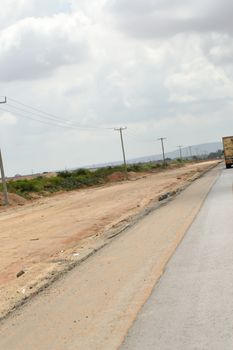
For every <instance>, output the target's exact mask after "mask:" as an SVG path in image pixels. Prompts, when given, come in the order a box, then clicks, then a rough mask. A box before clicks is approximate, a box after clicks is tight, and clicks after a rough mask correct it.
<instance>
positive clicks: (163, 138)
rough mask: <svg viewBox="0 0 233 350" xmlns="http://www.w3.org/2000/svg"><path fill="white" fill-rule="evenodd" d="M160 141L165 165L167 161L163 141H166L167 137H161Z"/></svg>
mask: <svg viewBox="0 0 233 350" xmlns="http://www.w3.org/2000/svg"><path fill="white" fill-rule="evenodd" d="M158 140H159V141H161V147H162V153H163V164H164V165H165V163H166V161H165V152H164V144H163V140H166V137H159V138H158Z"/></svg>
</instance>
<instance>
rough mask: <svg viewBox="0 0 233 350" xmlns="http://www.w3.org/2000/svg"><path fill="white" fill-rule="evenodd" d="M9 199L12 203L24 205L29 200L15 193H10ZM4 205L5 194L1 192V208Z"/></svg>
mask: <svg viewBox="0 0 233 350" xmlns="http://www.w3.org/2000/svg"><path fill="white" fill-rule="evenodd" d="M8 196H9V201H10V205H12V206H16V205H24V204H26V203H27V200H26V199H25V198H23V197H21V196H18V195H17V194H15V193H9V194H8ZM2 206H3V194H2V193H0V208H1V207H2Z"/></svg>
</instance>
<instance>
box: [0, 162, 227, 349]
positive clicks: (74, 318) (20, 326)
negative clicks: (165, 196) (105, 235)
mask: <svg viewBox="0 0 233 350" xmlns="http://www.w3.org/2000/svg"><path fill="white" fill-rule="evenodd" d="M218 174H219V169H218V168H217V169H214V170H212V171H210V172H208V173H207V174H206V176H204V177H202V178H200V179H199V180H197V181H196V182H194V183H192V184H191V185H190V186H189V187H188V188H187V189H186V190H185V191H183V192H182V193H181V194H180V195H179V196H177V197H176V198H175V199H174V200H173V201H171V202H170V203H169V204H167V205H165V206H162V207H161V208H160V209H158V210H155V211H154V212H153V213H151V214H150V215H147V216H146V217H144V219H142V220H141V221H139V222H138V223H137V224H136V225H135V226H133V227H132V228H130V229H128V230H127V231H125V232H124V233H122V234H121V235H119V236H118V237H117V238H115V239H114V240H113V241H112V242H111V243H110V244H108V245H107V246H105V247H104V248H103V249H102V250H100V251H98V252H97V253H96V254H94V255H93V256H92V257H91V258H89V259H88V260H86V261H85V262H83V263H82V264H81V265H80V266H78V267H77V268H75V269H74V270H73V271H71V272H70V273H69V274H67V275H66V276H64V277H63V278H62V279H60V280H59V281H57V282H56V283H54V284H53V285H51V287H50V288H48V289H47V290H45V291H44V292H42V293H40V294H39V295H38V296H36V297H35V298H33V299H32V300H31V301H30V302H28V303H27V304H26V305H24V306H23V307H21V308H20V309H19V310H17V312H15V313H13V314H12V315H11V316H10V317H9V318H8V319H6V320H4V321H3V322H2V323H1V324H0V333H1V337H0V349H4V350H32V349H33V350H34V349H35V350H51V349H52V350H79V349H80V350H89V349H90V350H92V349H94V350H97V349H99V350H105V349H106V350H111V349H117V348H118V347H119V346H120V345H121V344H122V341H123V340H124V337H125V335H126V334H127V331H128V329H129V328H130V326H131V325H132V323H133V321H134V320H135V318H136V316H137V313H138V312H139V310H140V308H141V306H142V305H143V304H144V303H145V301H146V300H147V299H148V297H149V295H150V293H151V291H152V289H153V287H154V285H155V283H156V282H157V281H158V279H159V277H160V276H161V274H162V273H163V270H164V267H165V265H166V263H167V261H168V260H169V258H170V257H171V255H172V254H173V252H174V251H175V249H176V247H177V246H178V244H179V243H180V241H181V240H182V238H183V236H184V234H185V232H186V231H187V229H188V228H189V227H190V224H191V223H192V221H193V220H194V218H195V216H196V214H197V213H198V211H199V209H200V207H201V206H202V203H203V201H204V199H205V198H206V195H207V193H208V191H209V190H210V189H211V187H212V185H213V184H214V183H215V181H216V178H217V177H218ZM224 174H225V172H224ZM229 174H230V173H229ZM224 178H225V177H224V176H223V177H222V178H221V181H220V182H219V183H218V185H217V186H216V187H215V189H214V193H215V196H217V198H216V199H215V201H216V204H217V205H218V210H219V213H220V214H221V215H223V213H224V210H223V207H222V205H223V203H224V208H225V207H227V204H229V203H227V202H226V199H227V198H228V197H227V193H228V192H229V191H231V188H230V189H229V182H230V180H229V179H228V177H227V178H226V179H227V181H228V182H227V181H226V182H224V181H223V180H224ZM219 184H220V185H219ZM219 186H220V190H221V191H219ZM222 187H223V190H224V191H223V192H222ZM212 197H213V195H211V197H210V198H212ZM230 198H231V197H230ZM228 200H230V199H228ZM208 203H209V200H208ZM230 204H231V202H230ZM221 208H222V209H221ZM208 215H209V214H208ZM202 216H203V214H202ZM204 216H205V215H204ZM217 217H219V215H218V216H217V215H216V216H215V217H213V218H212V215H210V221H209V220H208V225H207V224H206V229H208V227H213V225H212V221H213V220H216V218H217ZM211 220H212V221H211ZM221 227H222V226H221V225H219V231H218V234H219V235H221V239H218V241H219V243H221V244H222V245H221V247H223V248H224V250H226V251H227V250H229V252H231V251H232V247H233V245H232V246H229V245H228V243H229V242H228V241H226V242H227V245H226V244H225V240H224V238H227V239H229V237H228V234H227V231H222V230H220V228H221ZM200 229H201V227H200ZM221 232H223V234H224V235H225V236H226V237H223V234H222V233H221ZM191 236H192V235H191ZM222 238H223V240H222ZM209 239H210V242H209ZM203 240H204V241H203V243H204V247H203V248H202V249H201V250H200V252H201V251H202V250H203V251H204V248H208V247H210V248H212V247H213V249H214V252H212V251H211V249H210V252H211V254H208V255H207V256H205V259H207V258H208V257H209V259H212V254H213V253H214V254H215V255H218V249H217V250H216V247H215V246H214V243H211V242H212V240H211V237H208V238H206V239H204V238H203ZM195 242H196V239H195V237H194V243H195ZM198 252H199V251H198ZM198 252H196V251H194V252H193V255H191V253H192V250H191V252H189V253H188V254H187V258H188V259H189V261H190V260H191V261H192V260H196V258H198ZM207 252H208V249H207ZM204 253H205V254H206V251H204ZM228 258H229V259H233V254H232V257H231V256H228ZM208 261H209V260H208ZM221 261H222V260H221ZM210 262H212V260H210ZM181 263H182V271H183V270H184V271H185V265H184V264H183V257H182V258H181ZM203 263H204V262H203ZM225 263H226V262H225V261H224V264H225ZM187 264H188V263H186V265H187ZM218 266H220V265H219V263H218V265H217V266H216V268H217V267H218ZM227 266H228V265H227ZM207 267H208V264H207V266H206V267H205V269H204V270H203V271H206V270H207ZM224 268H225V265H224V266H223V267H222V270H224V271H223V272H226V271H225V269H224ZM199 270H200V271H202V265H201V266H199ZM227 271H230V270H229V269H228V270H227ZM203 274H204V272H203ZM195 277H196V281H195V285H194V290H193V291H192V293H194V292H195V290H196V288H197V289H198V287H197V286H198V283H199V282H198V281H199V279H200V282H202V283H203V275H201V274H200V275H199V274H197V273H196V274H195ZM206 277H207V276H206ZM192 280H193V278H192V277H190V282H191V281H192ZM231 281H232V283H233V278H232V279H231ZM181 282H182V279H181V281H180V283H181ZM215 282H216V281H214V282H213V281H212V284H214V285H215ZM228 282H229V283H230V281H228ZM195 286H196V287H195ZM181 289H183V287H182V288H181V286H179V291H181ZM231 290H233V289H231ZM174 292H175V290H174ZM183 293H185V292H184V291H183ZM232 295H233V293H232ZM184 296H185V295H184ZM187 297H188V295H187ZM171 298H173V293H171ZM176 299H177V298H176V297H174V298H173V299H171V300H170V303H172V302H173V303H174V302H175V301H176ZM205 299H206V298H205ZM207 299H208V298H207ZM232 299H233V298H232ZM195 300H196V299H194V301H193V304H194V302H195ZM203 302H204V300H203ZM231 304H232V303H230V306H231ZM194 307H196V306H195V304H194ZM214 307H216V306H215V305H214ZM189 309H191V307H189ZM199 309H200V306H199ZM199 309H196V308H195V310H196V312H197V311H198V315H199V314H200V312H199ZM168 320H169V319H168ZM172 323H173V321H172ZM164 326H165V325H164ZM171 326H172V324H171V323H168V324H167V325H166V332H168V333H169V329H170V328H171ZM153 332H154V331H153V330H152V333H153ZM133 348H134V347H133ZM140 348H141V349H145V346H144V344H143V346H142V347H140ZM171 348H172V349H173V347H170V349H171Z"/></svg>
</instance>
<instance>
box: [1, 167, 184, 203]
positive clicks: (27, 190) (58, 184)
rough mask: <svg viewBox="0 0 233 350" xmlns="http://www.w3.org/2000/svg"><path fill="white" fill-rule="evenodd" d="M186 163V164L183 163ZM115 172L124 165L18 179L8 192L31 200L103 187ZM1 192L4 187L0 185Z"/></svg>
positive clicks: (130, 169) (133, 169) (143, 169)
mask: <svg viewBox="0 0 233 350" xmlns="http://www.w3.org/2000/svg"><path fill="white" fill-rule="evenodd" d="M183 163H185V162H183ZM174 165H175V166H182V164H181V163H180V162H172V163H169V164H162V163H155V162H149V163H137V164H129V165H128V166H127V170H128V172H149V171H154V170H156V169H158V170H159V169H161V170H162V169H164V168H167V167H170V166H174ZM115 172H122V173H123V172H124V168H123V166H122V165H119V166H108V167H104V168H98V169H95V170H89V169H77V170H73V171H60V172H58V173H57V175H56V176H51V177H47V176H37V177H35V178H32V179H18V180H10V181H8V182H7V187H8V191H9V192H10V193H16V194H18V195H20V196H22V197H24V198H28V199H30V198H31V197H32V196H31V194H33V193H37V194H39V195H49V194H52V193H55V192H59V191H71V190H75V189H79V188H85V187H90V186H97V185H102V184H104V183H106V182H107V181H108V177H109V176H110V175H111V174H113V173H115ZM0 190H2V185H1V184H0Z"/></svg>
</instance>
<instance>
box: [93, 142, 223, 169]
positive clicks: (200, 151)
mask: <svg viewBox="0 0 233 350" xmlns="http://www.w3.org/2000/svg"><path fill="white" fill-rule="evenodd" d="M219 149H223V147H222V142H210V143H202V144H199V145H193V146H190V147H184V148H182V156H183V157H184V158H187V157H191V156H203V155H207V154H209V153H211V152H216V151H218V150H219ZM165 151H166V150H165ZM165 156H166V158H171V159H175V158H179V156H180V153H179V149H177V150H174V151H172V152H167V153H166V154H165ZM159 160H162V154H152V155H150V156H145V157H139V158H133V159H127V163H129V164H130V163H146V162H150V161H159ZM118 164H122V161H117V162H111V163H104V164H95V165H92V166H89V167H90V168H99V167H104V166H111V165H118ZM89 167H88V168H89Z"/></svg>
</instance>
